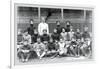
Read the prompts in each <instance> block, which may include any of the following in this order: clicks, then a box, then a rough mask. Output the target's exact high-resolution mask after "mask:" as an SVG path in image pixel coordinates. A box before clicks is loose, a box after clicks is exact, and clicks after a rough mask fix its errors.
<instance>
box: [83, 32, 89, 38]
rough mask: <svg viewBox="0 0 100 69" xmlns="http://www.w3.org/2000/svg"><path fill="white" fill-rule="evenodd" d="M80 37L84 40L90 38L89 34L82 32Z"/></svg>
mask: <svg viewBox="0 0 100 69" xmlns="http://www.w3.org/2000/svg"><path fill="white" fill-rule="evenodd" d="M82 37H83V38H84V39H86V38H90V33H89V32H83V34H82Z"/></svg>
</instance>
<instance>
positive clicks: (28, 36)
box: [23, 30, 31, 44]
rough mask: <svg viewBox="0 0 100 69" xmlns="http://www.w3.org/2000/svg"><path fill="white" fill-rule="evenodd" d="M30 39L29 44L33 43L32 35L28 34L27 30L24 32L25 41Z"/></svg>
mask: <svg viewBox="0 0 100 69" xmlns="http://www.w3.org/2000/svg"><path fill="white" fill-rule="evenodd" d="M26 40H27V41H28V44H31V35H29V34H28V31H27V30H25V31H24V34H23V41H26Z"/></svg>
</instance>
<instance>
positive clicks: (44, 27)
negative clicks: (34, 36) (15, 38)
mask: <svg viewBox="0 0 100 69" xmlns="http://www.w3.org/2000/svg"><path fill="white" fill-rule="evenodd" d="M43 30H47V34H49V26H48V24H47V23H40V24H39V25H38V32H39V35H43Z"/></svg>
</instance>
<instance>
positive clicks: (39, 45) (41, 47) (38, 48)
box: [33, 42, 45, 51]
mask: <svg viewBox="0 0 100 69" xmlns="http://www.w3.org/2000/svg"><path fill="white" fill-rule="evenodd" d="M33 48H34V51H45V45H44V44H43V43H38V42H37V43H35V44H34V45H33Z"/></svg>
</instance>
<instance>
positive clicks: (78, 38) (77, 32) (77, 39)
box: [74, 29, 82, 41]
mask: <svg viewBox="0 0 100 69" xmlns="http://www.w3.org/2000/svg"><path fill="white" fill-rule="evenodd" d="M74 36H75V38H76V41H80V40H81V37H82V35H81V33H80V30H79V29H77V30H76V33H75V34H74Z"/></svg>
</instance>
